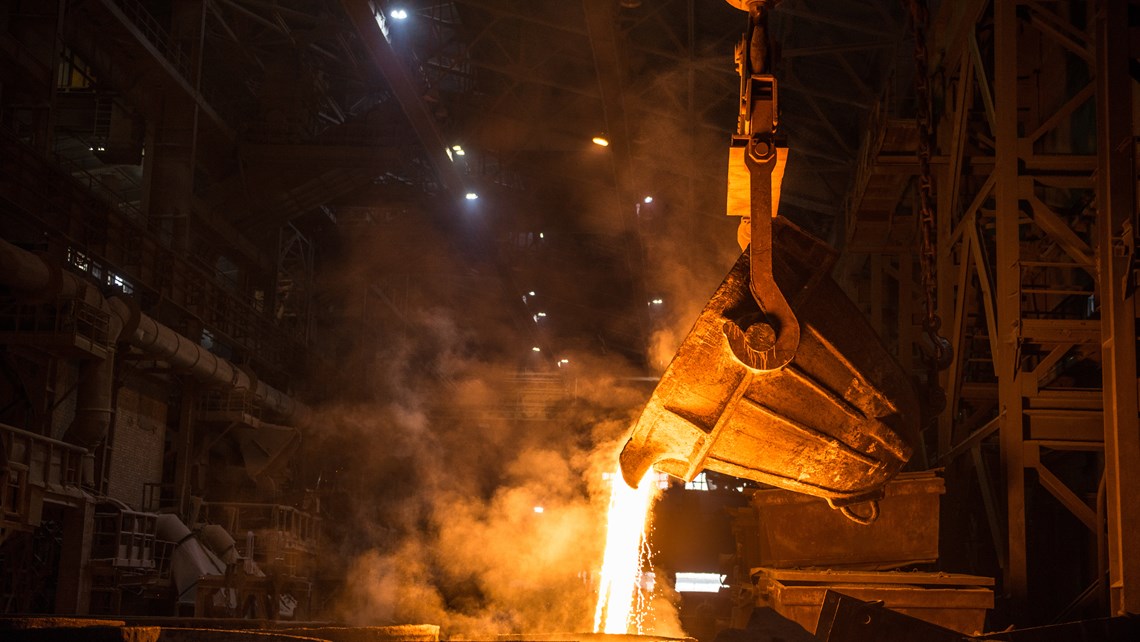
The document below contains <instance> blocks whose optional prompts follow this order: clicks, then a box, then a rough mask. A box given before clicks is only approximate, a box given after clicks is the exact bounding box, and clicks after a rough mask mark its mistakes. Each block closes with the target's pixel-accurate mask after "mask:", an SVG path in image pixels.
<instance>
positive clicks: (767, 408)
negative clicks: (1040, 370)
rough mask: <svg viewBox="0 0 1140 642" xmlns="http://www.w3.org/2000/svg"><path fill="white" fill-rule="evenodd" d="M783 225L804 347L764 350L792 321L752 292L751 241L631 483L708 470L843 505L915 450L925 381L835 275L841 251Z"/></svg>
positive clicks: (665, 380) (672, 379)
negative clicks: (768, 310)
mask: <svg viewBox="0 0 1140 642" xmlns="http://www.w3.org/2000/svg"><path fill="white" fill-rule="evenodd" d="M772 225H773V227H772V247H773V252H772V257H773V268H772V270H773V275H774V277H775V284H776V285H777V286H778V287H779V289H780V291H781V292H782V293H783V294H784V296H785V297H786V299H787V301H788V304H790V306H791V309H792V311H793V312H794V315H795V316H794V319H793V322H796V321H797V320H798V324H799V333H800V339H799V345H798V347H797V349H796V351H795V355H794V357H793V358H792V359H791V360H790V361H789V362H786V364H776V365H775V367H774V368H772V369H767V366H769V365H770V363H765V360H764V356H765V354H770V353H771V347H772V345H773V344H774V343H775V341H776V337H777V336H779V333H780V331H781V328H780V327H779V321H778V320H777V319H774V318H773V315H766V314H765V313H764V311H762V310H761V308H760V305H758V304H757V302H756V298H755V297H754V296H753V294H752V292H751V291H750V287H749V285H750V283H749V279H750V269H749V267H750V266H749V252H748V251H746V252H744V254H742V255H741V257H740V259H739V260H737V262H736V264H735V265H734V266H733V268H732V270H731V271H730V272H729V273H728V276H727V277H726V278H725V279H724V282H723V283H721V285H720V287H719V288H717V290H716V292H715V293H714V294H713V296H712V299H711V300H710V301H709V303H708V305H706V306H705V309H704V310H703V311H702V312H701V314H700V316H699V317H698V318H697V321H696V324H695V325H694V326H693V329H692V330H691V331H690V332H689V334H688V336H687V337H686V338H685V340H684V342H683V343H682V344H681V346H680V348H679V349H678V351H677V354H676V355H675V356H674V358H673V360H672V362H671V363H670V364H669V367H668V368H667V369H666V371H665V374H664V375H663V376H662V378H661V381H660V382H659V383H658V385H657V388H656V389H655V390H654V392H653V396H652V397H651V398H650V400H649V402H648V404H647V405H646V407H645V409H644V410H643V411H642V414H641V417H640V418H639V420H638V422H637V424H636V425H635V426H634V428H633V430H632V433H631V436H630V438H629V440H628V442H627V443H626V444H625V447H624V449H623V450H622V453H621V468H622V475H623V476H624V478H625V480H626V482H627V483H629V484H630V485H636V484H637V483H638V482H639V481H640V480H641V479H642V477H643V476H644V475H645V473H646V472H647V471H648V470H649V468H650V467H653V468H656V469H657V470H659V471H662V472H665V473H668V474H670V475H674V476H676V477H680V478H682V479H684V480H686V481H689V480H692V479H693V477H695V476H696V475H697V473H699V472H700V471H701V470H702V469H709V470H713V471H717V472H722V473H726V474H729V475H733V476H736V477H742V478H746V479H752V480H756V481H759V482H763V483H766V484H771V485H774V486H779V487H782V488H786V489H789V490H793V491H797V492H801V493H806V494H809V495H815V496H818V497H822V498H825V499H827V500H828V501H829V502H830V503H831V504H832V505H833V506H836V507H844V506H848V505H850V504H853V503H858V502H863V501H868V500H874V499H876V498H877V497H878V496H879V495H880V494H881V491H882V487H883V485H884V484H885V483H886V482H887V481H888V480H890V479H891V478H892V477H893V476H894V475H895V474H896V473H898V472H899V470H900V469H901V468H902V467H903V465H904V464H906V462H907V460H909V459H910V457H911V454H912V452H913V448H914V445H915V444H916V443H917V435H918V420H919V410H918V401H917V398H916V394H915V390H914V388H913V386H912V384H911V382H910V380H909V379H908V377H907V375H906V374H905V373H904V372H903V370H902V368H901V367H900V366H899V365H898V363H897V362H896V361H895V359H894V358H893V357H891V355H890V354H889V353H888V352H887V350H886V348H885V347H884V346H883V345H882V343H881V342H880V341H879V339H878V337H877V336H876V335H875V333H874V331H873V330H872V329H871V327H870V325H869V324H868V323H867V321H866V320H865V319H864V317H863V315H862V313H861V312H860V311H859V310H858V309H857V308H856V306H855V304H854V303H852V302H851V300H850V299H848V298H847V296H846V295H845V294H844V293H843V292H842V291H841V290H840V288H839V286H838V285H837V284H836V283H835V281H834V280H833V279H832V278H831V276H830V271H831V267H832V265H833V264H834V261H835V252H834V251H833V250H832V249H831V248H830V247H828V246H827V245H825V244H824V243H822V242H821V241H819V240H818V239H815V238H814V237H812V236H811V235H809V234H807V233H806V232H804V231H803V230H801V229H799V228H798V227H796V226H794V225H793V224H791V223H789V222H787V221H786V220H784V219H782V218H776V219H773V220H772ZM874 509H875V505H874V504H872V507H871V510H872V511H873V510H874ZM844 512H845V514H848V516H851V517H853V518H857V517H858V516H857V515H856V514H855V512H854V511H851V510H850V509H848V510H844ZM858 512H859V513H860V514H862V515H863V517H862V518H863V519H867V518H868V517H867V516H866V510H862V509H861V510H860V511H858ZM873 517H874V514H873V513H872V515H870V516H869V518H870V519H873Z"/></svg>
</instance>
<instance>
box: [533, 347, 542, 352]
mask: <svg viewBox="0 0 1140 642" xmlns="http://www.w3.org/2000/svg"><path fill="white" fill-rule="evenodd" d="M531 351H532V352H542V348H540V347H538V346H535V347H533V348H531Z"/></svg>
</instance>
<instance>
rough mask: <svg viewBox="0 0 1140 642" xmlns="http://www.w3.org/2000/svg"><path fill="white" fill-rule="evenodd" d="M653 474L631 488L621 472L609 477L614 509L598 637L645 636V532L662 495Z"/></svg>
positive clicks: (596, 614) (604, 564)
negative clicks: (641, 634)
mask: <svg viewBox="0 0 1140 642" xmlns="http://www.w3.org/2000/svg"><path fill="white" fill-rule="evenodd" d="M653 476H654V473H653V471H652V470H650V472H649V473H647V474H646V475H645V478H643V479H642V480H641V483H639V484H638V485H637V488H630V487H629V486H627V485H626V484H625V483H624V482H622V480H621V472H620V471H619V472H617V473H615V474H613V475H611V476H610V477H609V479H610V483H611V484H612V485H613V489H612V490H611V491H610V508H609V512H608V513H607V515H606V552H605V557H604V558H603V560H602V572H601V584H600V586H599V587H598V604H597V607H596V608H595V610H594V632H595V633H619V634H627V633H636V634H640V633H642V628H641V622H642V618H643V617H644V615H645V610H646V609H645V607H646V605H645V603H644V601H643V599H642V598H643V596H642V594H641V591H640V590H639V587H640V584H641V574H642V568H643V566H644V565H645V561H646V557H647V555H646V552H647V547H646V541H645V531H646V526H647V520H648V517H649V509H650V507H651V506H653V500H655V499H656V498H657V496H658V495H659V494H660V489H659V488H658V487H657V484H654V483H653Z"/></svg>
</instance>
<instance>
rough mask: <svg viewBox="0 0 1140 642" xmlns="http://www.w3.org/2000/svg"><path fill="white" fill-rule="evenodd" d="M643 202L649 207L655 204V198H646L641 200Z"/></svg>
mask: <svg viewBox="0 0 1140 642" xmlns="http://www.w3.org/2000/svg"><path fill="white" fill-rule="evenodd" d="M641 202H643V203H645V204H646V205H648V204H650V203H652V202H653V197H652V196H646V197H645V198H643V199H641Z"/></svg>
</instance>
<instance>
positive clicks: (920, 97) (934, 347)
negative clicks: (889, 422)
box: [905, 0, 953, 400]
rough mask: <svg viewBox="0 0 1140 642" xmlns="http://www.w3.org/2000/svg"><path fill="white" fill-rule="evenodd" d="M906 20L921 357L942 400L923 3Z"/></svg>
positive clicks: (944, 350)
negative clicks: (910, 43) (914, 138)
mask: <svg viewBox="0 0 1140 642" xmlns="http://www.w3.org/2000/svg"><path fill="white" fill-rule="evenodd" d="M905 1H906V5H907V9H908V14H909V16H910V26H911V31H912V32H913V34H914V94H915V99H916V104H915V110H914V120H915V124H916V125H917V129H918V132H917V133H918V207H919V224H920V226H921V231H922V238H921V243H922V247H921V254H920V257H919V259H920V262H921V266H922V289H923V295H924V306H925V315H924V317H923V320H922V330H923V333H924V334H925V337H924V338H925V340H926V341H924V346H923V347H924V353H925V355H924V356H925V357H926V359H927V361H928V362H929V364H930V367H931V371H930V376H929V380H928V381H927V384H928V386H929V387H930V388H931V391H932V397H936V398H939V399H941V400H944V399H945V395H944V394H943V393H942V391H941V390H935V388H936V387H937V385H938V383H937V382H938V375H937V371H938V370H942V369H945V368H947V367H948V366H949V365H950V362H951V360H952V357H953V351H952V348H951V346H950V342H949V341H947V340H946V339H945V338H944V337H942V336H941V335H939V334H938V330H939V329H940V328H941V327H942V319H940V318H939V316H938V310H937V304H936V302H935V297H934V295H935V289H936V288H937V285H938V283H937V277H936V261H937V253H938V250H937V244H936V239H937V237H938V231H937V229H936V223H935V219H934V178H933V177H932V176H931V172H930V153H931V151H930V150H931V141H932V138H933V130H934V124H933V119H932V117H931V99H930V78H929V76H928V73H927V70H928V66H927V65H928V62H927V51H926V22H927V18H928V14H929V12H928V9H927V5H926V0H905Z"/></svg>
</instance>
